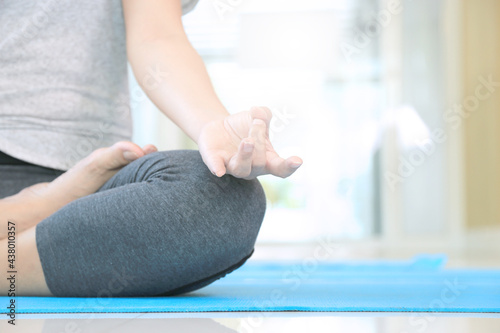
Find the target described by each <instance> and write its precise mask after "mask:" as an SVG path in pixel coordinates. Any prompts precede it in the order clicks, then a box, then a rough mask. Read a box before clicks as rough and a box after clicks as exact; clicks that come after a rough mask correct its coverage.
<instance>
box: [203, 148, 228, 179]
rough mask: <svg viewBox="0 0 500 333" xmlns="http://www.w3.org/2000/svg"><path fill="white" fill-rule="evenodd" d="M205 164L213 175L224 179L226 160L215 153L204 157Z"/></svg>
mask: <svg viewBox="0 0 500 333" xmlns="http://www.w3.org/2000/svg"><path fill="white" fill-rule="evenodd" d="M203 162H205V164H206V165H207V167H208V169H209V170H210V172H211V173H212V174H214V175H215V176H217V177H222V176H224V174H225V173H226V166H225V163H224V158H223V157H222V156H219V155H217V154H215V153H210V154H208V156H204V157H203Z"/></svg>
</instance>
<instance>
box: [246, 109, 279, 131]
mask: <svg viewBox="0 0 500 333" xmlns="http://www.w3.org/2000/svg"><path fill="white" fill-rule="evenodd" d="M250 115H251V117H252V119H262V120H264V122H265V123H266V127H267V130H266V134H267V135H269V128H270V127H271V119H272V117H273V113H272V112H271V110H270V109H269V108H268V107H265V106H254V107H252V108H251V109H250Z"/></svg>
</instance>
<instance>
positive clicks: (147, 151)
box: [142, 144, 158, 155]
mask: <svg viewBox="0 0 500 333" xmlns="http://www.w3.org/2000/svg"><path fill="white" fill-rule="evenodd" d="M142 151H143V152H144V154H146V155H147V154H151V153H154V152H157V151H158V148H156V146H155V145H153V144H147V145H145V146H144V147H142Z"/></svg>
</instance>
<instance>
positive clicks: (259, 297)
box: [0, 256, 500, 313]
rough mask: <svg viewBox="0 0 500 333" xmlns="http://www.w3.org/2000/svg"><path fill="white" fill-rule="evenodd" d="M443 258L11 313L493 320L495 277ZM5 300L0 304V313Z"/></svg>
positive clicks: (294, 272)
mask: <svg viewBox="0 0 500 333" xmlns="http://www.w3.org/2000/svg"><path fill="white" fill-rule="evenodd" d="M444 261H445V258H444V257H435V256H430V257H426V256H420V257H416V258H414V259H413V260H410V261H399V262H397V261H373V262H349V263H322V262H318V261H315V260H313V259H311V260H303V261H301V262H273V263H269V262H267V263H263V262H252V261H249V262H248V263H247V264H245V265H244V266H243V267H242V268H240V269H239V270H237V271H235V272H234V273H232V274H229V275H228V276H227V277H225V278H223V279H221V280H219V281H217V282H215V283H213V284H212V285H210V286H207V287H205V288H203V289H200V290H197V291H195V292H192V293H189V294H185V295H182V296H176V297H143V298H106V297H103V298H61V297H18V298H16V305H17V306H16V312H17V313H93V312H101V313H117V312H212V311H255V312H261V311H377V312H391V311H397V312H402V311H405V312H406V311H415V312H500V270H485V269H482V270H477V269H475V270H472V269H444V268H443V265H444ZM9 300H10V299H9V298H7V297H0V306H1V309H2V310H1V311H2V313H6V306H5V305H7V304H8V302H9Z"/></svg>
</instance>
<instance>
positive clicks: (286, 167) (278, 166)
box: [268, 155, 302, 178]
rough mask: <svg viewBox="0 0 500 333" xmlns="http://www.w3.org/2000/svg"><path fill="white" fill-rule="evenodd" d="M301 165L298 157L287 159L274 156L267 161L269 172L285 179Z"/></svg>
mask: <svg viewBox="0 0 500 333" xmlns="http://www.w3.org/2000/svg"><path fill="white" fill-rule="evenodd" d="M301 165H302V159H301V158H300V157H298V156H292V157H289V158H287V159H286V160H285V159H284V158H281V157H279V156H278V155H276V156H275V157H274V158H272V159H271V160H270V161H269V164H268V168H269V172H270V173H271V174H272V175H274V176H277V177H281V178H286V177H289V176H290V175H292V174H293V173H294V172H295V171H297V169H298V168H299V167H300V166H301Z"/></svg>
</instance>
